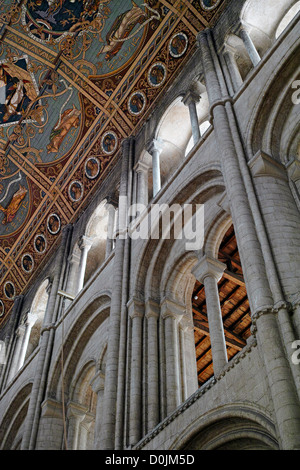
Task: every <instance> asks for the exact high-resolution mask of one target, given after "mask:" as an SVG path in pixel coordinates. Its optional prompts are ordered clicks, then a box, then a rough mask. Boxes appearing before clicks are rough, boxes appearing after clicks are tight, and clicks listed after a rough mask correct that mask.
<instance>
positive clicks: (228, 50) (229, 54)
mask: <svg viewBox="0 0 300 470" xmlns="http://www.w3.org/2000/svg"><path fill="white" fill-rule="evenodd" d="M223 55H224V58H225V61H226V64H227V67H228V70H229V74H230V78H231V82H232V86H233V90H234V92H236V91H238V89H239V88H240V87H241V85H242V84H243V79H242V77H241V74H240V71H239V68H238V65H237V63H236V59H235V55H236V53H235V50H234V48H233V47H231V46H229V45H228V44H225V47H224V52H223Z"/></svg>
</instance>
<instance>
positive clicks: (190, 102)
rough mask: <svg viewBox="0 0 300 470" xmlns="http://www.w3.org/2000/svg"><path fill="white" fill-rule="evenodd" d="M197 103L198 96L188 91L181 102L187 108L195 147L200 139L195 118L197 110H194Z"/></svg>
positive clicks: (196, 117) (196, 118)
mask: <svg viewBox="0 0 300 470" xmlns="http://www.w3.org/2000/svg"><path fill="white" fill-rule="evenodd" d="M199 101H200V96H199V95H198V94H196V93H194V92H193V91H192V90H188V92H187V93H185V95H184V98H183V100H182V102H183V103H184V104H185V105H186V106H188V108H189V113H190V120H191V126H192V135H193V140H194V145H196V144H197V142H198V141H199V140H200V138H201V134H200V129H199V122H198V116H197V108H196V103H199Z"/></svg>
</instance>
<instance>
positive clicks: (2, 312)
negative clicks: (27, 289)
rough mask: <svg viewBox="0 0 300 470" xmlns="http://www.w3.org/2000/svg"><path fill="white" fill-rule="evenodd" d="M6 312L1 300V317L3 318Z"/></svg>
mask: <svg viewBox="0 0 300 470" xmlns="http://www.w3.org/2000/svg"><path fill="white" fill-rule="evenodd" d="M4 312H5V308H4V303H3V302H2V300H0V317H3V315H4Z"/></svg>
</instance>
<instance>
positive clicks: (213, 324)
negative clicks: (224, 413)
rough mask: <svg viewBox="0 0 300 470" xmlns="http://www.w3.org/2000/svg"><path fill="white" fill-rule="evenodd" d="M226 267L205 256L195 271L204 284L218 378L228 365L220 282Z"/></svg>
mask: <svg viewBox="0 0 300 470" xmlns="http://www.w3.org/2000/svg"><path fill="white" fill-rule="evenodd" d="M225 269H226V265H225V264H223V263H221V262H220V261H218V260H215V259H213V258H209V257H208V256H204V257H203V258H202V259H201V260H200V261H199V263H198V264H197V265H196V267H195V268H194V270H193V273H194V275H195V277H196V279H197V280H198V281H199V282H201V283H202V284H204V288H205V298H206V308H207V317H208V326H209V334H210V341H211V349H212V358H213V368H214V374H215V376H218V375H219V374H220V372H221V371H222V369H223V368H224V366H225V365H226V364H227V362H228V359H227V350H226V343H225V335H224V327H223V320H222V312H221V306H220V298H219V292H218V282H219V280H220V279H221V277H222V275H223V272H224V271H225Z"/></svg>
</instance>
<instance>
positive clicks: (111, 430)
mask: <svg viewBox="0 0 300 470" xmlns="http://www.w3.org/2000/svg"><path fill="white" fill-rule="evenodd" d="M132 160H133V155H132V139H131V138H128V139H125V140H124V141H123V146H122V169H121V179H120V190H119V202H120V201H121V198H123V199H124V198H125V199H126V198H127V199H128V196H130V195H131V185H130V176H131V171H132ZM123 206H124V204H119V214H118V215H119V219H120V220H123V221H124V223H125V226H124V224H122V230H123V231H122V232H121V231H120V230H119V231H117V235H116V246H115V256H114V269H113V280H112V285H113V286H114V288H113V295H112V299H111V307H110V315H109V334H108V344H107V364H106V373H105V388H104V399H103V426H102V428H101V433H100V439H99V443H98V446H99V447H98V449H101V450H113V449H115V448H116V446H115V437H116V420H117V418H118V420H120V421H122V419H123V408H122V410H121V411H120V413H118V417H117V416H116V408H117V394H118V379H119V377H120V374H121V372H120V370H119V359H120V353H119V351H120V336H121V334H122V329H121V324H123V320H124V319H123V318H122V315H121V312H122V310H123V309H122V300H123V295H122V294H123V292H122V286H123V281H124V272H123V270H124V254H125V242H126V239H125V238H126V228H127V226H126V221H127V219H128V218H127V214H126V213H125V214H123V213H120V212H121V210H122V211H123V210H125V211H126V209H127V208H126V207H123ZM126 303H127V302H126ZM126 320H127V319H126V318H125V321H126ZM126 323H127V321H126ZM122 341H124V340H123V339H122ZM122 344H123V343H122ZM122 373H123V370H122ZM122 399H123V400H124V396H123V397H122ZM122 404H123V402H122ZM120 440H121V437H120Z"/></svg>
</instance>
